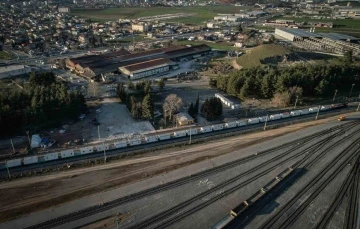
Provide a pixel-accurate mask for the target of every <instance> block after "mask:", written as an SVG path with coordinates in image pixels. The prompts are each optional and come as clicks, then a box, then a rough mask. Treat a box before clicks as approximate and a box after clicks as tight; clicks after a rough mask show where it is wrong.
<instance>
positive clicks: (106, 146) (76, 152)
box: [0, 103, 347, 168]
mask: <svg viewBox="0 0 360 229" xmlns="http://www.w3.org/2000/svg"><path fill="white" fill-rule="evenodd" d="M346 106H347V104H346V103H339V104H332V105H324V106H318V107H310V108H306V109H302V110H294V111H291V112H283V113H279V114H272V115H270V116H262V117H255V118H249V119H242V120H238V121H233V122H227V123H223V124H215V125H209V126H202V127H193V128H190V129H187V130H179V131H175V132H173V133H163V134H152V135H147V136H145V138H144V139H140V138H139V139H130V140H123V141H116V142H112V143H107V142H105V143H101V144H100V145H94V146H86V147H82V148H79V149H68V150H63V151H60V152H54V153H47V154H44V155H41V156H31V157H24V158H18V159H12V160H8V161H6V163H5V165H3V166H1V164H0V168H6V167H7V168H11V167H17V166H22V165H30V164H36V163H42V162H47V161H53V160H58V159H62V158H69V157H76V156H80V155H84V154H90V153H95V152H102V151H104V150H115V149H121V148H127V147H132V146H136V145H142V144H149V143H153V142H158V141H165V140H169V139H176V138H182V137H187V136H190V135H198V134H204V133H209V132H214V131H220V130H223V129H229V128H236V127H243V126H249V125H253V124H258V123H263V122H266V121H267V122H271V121H275V120H279V119H287V118H291V117H295V116H300V115H308V114H311V113H317V112H322V111H328V110H333V109H339V108H343V107H346Z"/></svg>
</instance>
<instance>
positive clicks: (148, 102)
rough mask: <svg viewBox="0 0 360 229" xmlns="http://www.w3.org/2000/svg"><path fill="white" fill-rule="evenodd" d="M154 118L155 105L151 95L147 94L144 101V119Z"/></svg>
mask: <svg viewBox="0 0 360 229" xmlns="http://www.w3.org/2000/svg"><path fill="white" fill-rule="evenodd" d="M153 116H154V104H153V102H152V99H151V96H150V94H147V95H146V96H145V97H144V99H143V101H142V118H143V119H152V118H153Z"/></svg>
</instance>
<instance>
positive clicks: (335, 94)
mask: <svg viewBox="0 0 360 229" xmlns="http://www.w3.org/2000/svg"><path fill="white" fill-rule="evenodd" d="M337 92H338V90H335V95H334V98H333V102H334V101H335V97H336V93H337Z"/></svg>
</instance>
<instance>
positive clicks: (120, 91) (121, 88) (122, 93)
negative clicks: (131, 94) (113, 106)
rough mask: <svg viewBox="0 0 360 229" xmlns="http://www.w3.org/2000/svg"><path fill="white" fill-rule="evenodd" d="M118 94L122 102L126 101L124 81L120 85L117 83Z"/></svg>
mask: <svg viewBox="0 0 360 229" xmlns="http://www.w3.org/2000/svg"><path fill="white" fill-rule="evenodd" d="M117 96H118V97H119V99H120V102H122V103H125V102H126V91H125V85H124V83H118V85H117Z"/></svg>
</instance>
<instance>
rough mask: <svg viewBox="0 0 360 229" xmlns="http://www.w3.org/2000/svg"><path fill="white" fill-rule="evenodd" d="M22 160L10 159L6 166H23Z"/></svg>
mask: <svg viewBox="0 0 360 229" xmlns="http://www.w3.org/2000/svg"><path fill="white" fill-rule="evenodd" d="M21 161H22V158H18V159H12V160H8V161H6V167H8V168H12V167H17V166H21Z"/></svg>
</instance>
